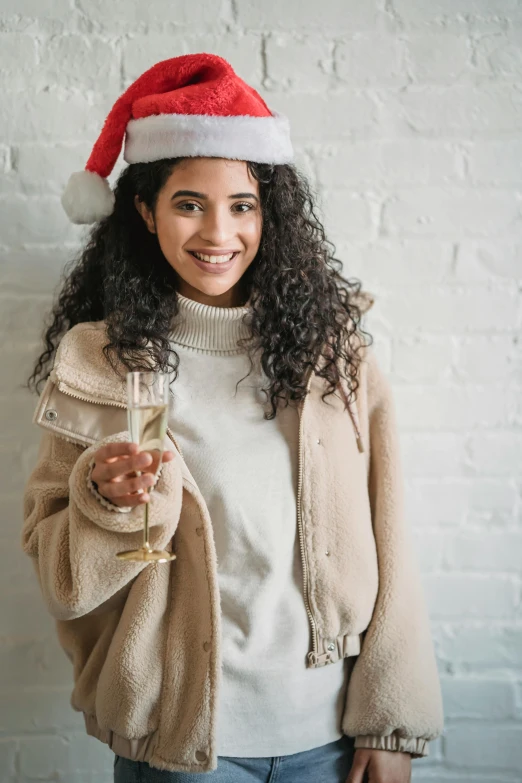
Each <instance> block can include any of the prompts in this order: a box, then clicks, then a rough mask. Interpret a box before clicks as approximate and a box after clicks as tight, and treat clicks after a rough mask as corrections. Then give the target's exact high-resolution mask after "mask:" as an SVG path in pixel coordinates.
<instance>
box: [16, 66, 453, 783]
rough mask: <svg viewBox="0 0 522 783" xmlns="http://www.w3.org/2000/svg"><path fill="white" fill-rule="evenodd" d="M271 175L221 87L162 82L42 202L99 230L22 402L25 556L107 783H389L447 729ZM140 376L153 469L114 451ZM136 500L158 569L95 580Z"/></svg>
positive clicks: (318, 291) (417, 602) (285, 144)
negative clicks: (158, 386) (158, 447)
mask: <svg viewBox="0 0 522 783" xmlns="http://www.w3.org/2000/svg"><path fill="white" fill-rule="evenodd" d="M124 134H126V138H125V155H124V157H125V160H126V161H127V162H128V163H129V164H130V165H129V166H128V167H127V168H126V169H125V170H124V171H123V173H122V174H121V176H120V177H119V179H118V182H117V186H116V189H115V193H114V194H112V193H111V191H110V189H109V187H108V185H107V182H106V180H105V179H104V178H105V177H106V176H107V175H108V174H109V173H110V171H111V170H112V167H113V166H114V164H115V162H116V159H117V157H118V154H119V151H120V149H121V143H122V140H123V135H124ZM291 160H292V147H291V143H290V137H289V132H288V123H287V121H286V119H285V118H284V117H282V116H281V115H276V114H273V113H272V112H270V110H269V109H268V107H267V106H266V104H265V102H264V101H263V100H262V98H261V97H260V96H259V95H258V94H257V93H256V92H255V91H254V90H252V88H250V87H249V86H248V85H246V84H245V83H244V82H242V80H241V79H239V78H238V77H237V75H236V74H235V73H234V71H233V70H232V68H231V66H230V65H229V64H228V63H227V62H226V61H224V60H222V59H221V58H219V57H216V56H214V55H210V54H198V55H187V56H182V57H175V58H172V59H169V60H165V61H162V62H160V63H157V64H156V65H155V66H153V67H152V68H151V69H149V70H148V71H147V72H145V73H144V74H143V75H142V76H141V77H140V78H139V79H138V80H137V81H136V82H135V83H134V84H132V85H131V86H130V87H129V88H128V90H127V91H126V92H125V93H124V94H123V95H122V96H121V97H120V99H119V100H118V101H117V102H116V104H115V106H114V107H113V109H112V111H111V113H110V114H109V117H108V118H107V121H106V123H105V125H104V128H103V130H102V133H101V135H100V138H99V139H98V141H97V143H96V145H95V147H94V149H93V152H92V155H91V157H90V159H89V161H88V163H87V167H86V171H84V172H80V173H79V174H73V175H72V176H71V178H70V181H69V183H68V186H67V189H66V191H65V193H64V196H63V199H62V201H63V204H64V207H65V209H66V211H67V213H68V215H69V217H70V218H71V220H73V221H74V222H77V223H93V222H94V223H96V225H95V227H94V229H93V231H92V234H91V237H90V240H89V242H88V244H87V246H86V247H85V249H84V250H83V252H82V254H81V257H80V259H79V260H78V262H77V263H76V264H75V266H73V268H72V269H71V270H69V271H68V274H67V276H66V278H65V281H64V284H63V287H62V290H61V293H60V295H59V298H58V302H57V304H56V306H55V307H54V311H53V316H54V318H53V321H52V324H51V325H50V326H49V328H48V329H47V332H46V335H45V340H46V351H45V352H44V353H43V354H42V355H41V356H40V359H39V360H38V363H37V365H36V367H35V369H34V372H33V374H32V376H31V378H30V379H29V383H30V384H32V385H35V381H37V380H39V381H43V380H45V386H44V389H43V391H42V392H41V394H40V399H39V402H38V405H37V408H36V410H35V414H34V419H33V420H34V422H35V423H37V424H39V425H40V426H41V427H42V429H43V434H42V441H41V446H40V453H39V458H38V463H37V465H36V467H35V468H34V470H33V473H32V474H31V476H30V478H29V480H28V482H27V486H26V491H25V497H24V514H25V521H24V528H23V534H22V546H23V548H24V551H25V552H26V553H27V554H28V555H29V556H30V557H31V558H32V559H33V563H34V565H35V569H36V573H37V575H38V578H39V582H40V585H41V587H42V592H43V596H44V599H45V601H46V604H47V608H48V609H49V611H50V613H51V614H52V615H53V616H54V617H55V619H56V620H57V631H58V634H59V639H60V642H61V644H62V646H63V648H64V650H65V651H66V653H67V654H68V656H69V657H70V659H71V661H72V662H73V664H74V677H75V687H74V690H73V694H72V697H71V704H72V706H73V707H74V708H75V709H76V710H78V711H81V712H82V713H83V715H84V719H85V724H86V730H87V732H88V733H89V734H90V735H92V736H95V737H97V738H98V739H100V740H101V741H103V742H105V743H107V744H108V745H109V746H110V747H111V749H112V750H113V751H114V754H115V766H114V770H115V771H114V774H115V780H116V781H122V782H123V781H125V783H132V782H133V781H164V782H165V783H167V781H168V782H169V783H180V782H182V781H193V780H194V781H195V780H207V779H208V780H215V781H217V782H219V783H224V781H234V783H235V781H237V783H242V781H245V782H246V781H268V780H270V781H275V780H277V781H280V783H291V782H292V781H299V783H307V781H314V782H316V781H325V783H326V781H332V783H333V781H341V782H342V783H344V782H345V781H350V783H362V782H363V780H366V779H368V780H370V781H371V783H384V781H386V782H387V783H407V781H409V780H410V779H411V758H412V757H413V758H416V757H422V756H426V755H428V743H429V740H431V739H433V738H435V737H436V736H438V735H439V734H440V733H441V730H442V702H441V694H440V685H439V680H438V675H437V667H436V662H435V656H434V651H433V645H432V640H431V637H430V629H429V621H428V616H427V611H426V607H425V603H424V597H423V592H422V587H421V582H420V576H419V572H418V567H417V564H416V561H415V556H414V551H413V547H412V543H411V537H410V533H409V530H408V529H407V527H406V525H405V522H404V519H403V512H402V479H401V470H400V459H399V446H398V436H397V431H396V426H395V414H394V406H393V400H392V397H391V392H390V386H389V383H388V381H387V379H386V378H385V376H384V375H383V373H382V372H381V370H380V369H379V367H378V365H377V363H376V360H375V356H374V354H373V352H372V351H371V350H369V344H368V343H366V342H365V341H364V339H363V334H364V333H363V331H362V329H360V327H359V323H360V319H361V316H362V313H363V311H364V310H365V309H366V308H367V307H368V305H369V303H371V300H370V299H369V298H368V297H367V296H365V295H364V294H363V293H362V292H361V287H360V283H358V282H354V281H352V282H350V281H348V280H346V279H345V278H343V277H342V275H341V274H340V273H339V271H338V270H339V266H340V262H338V261H337V260H336V259H334V258H333V257H332V255H331V254H330V252H329V249H328V248H329V243H328V242H327V241H326V238H325V235H324V231H323V228H322V226H321V224H320V223H319V221H318V219H317V217H316V216H315V213H314V208H313V202H312V199H311V195H310V191H309V188H308V186H307V184H306V181H305V180H304V179H303V177H302V176H300V175H299V174H298V173H297V171H296V170H295V168H294V167H293V165H292V164H291ZM58 343H59V345H58ZM56 349H57V350H56ZM55 350H56V354H55V356H54V363H53V366H52V370H51V372H50V373H48V372H47V369H46V366H47V365H48V364H49V362H50V360H51V359H52V357H53V354H54V352H55ZM151 367H152V368H154V369H156V370H165V371H169V372H171V373H172V385H171V390H172V406H171V411H170V414H169V416H170V418H169V430H168V444H169V448H167V449H166V451H165V453H164V455H163V458H162V461H161V464H158V463H157V460H156V461H155V460H154V457H153V455H152V454H148V453H146V452H145V453H141V454H139V455H138V454H137V453H136V452H137V448H136V447H135V446H134V445H133V444H131V443H130V442H129V441H130V437H129V432H128V431H127V429H126V419H125V386H124V379H125V372H126V371H127V370H129V369H143V370H147V369H150V368H151ZM265 403H266V404H265ZM137 470H138V471H142V474H141V476H140V477H139V478H136V475H135V471H137ZM149 500H150V516H151V522H150V524H151V528H150V544H151V546H152V547H154V548H169V547H170V548H172V549H173V550H175V551H176V555H177V558H176V560H174V561H173V562H172V563H171V564H170V565H167V564H158V563H155V564H154V563H148V564H147V563H133V562H125V561H119V560H118V559H117V558H116V556H115V555H116V552H118V551H120V550H122V549H130V548H135V547H136V546H139V544H140V542H141V535H142V526H143V519H142V513H143V512H142V510H141V508H140V506H141V505H142V504H143V503H144V502H147V501H149Z"/></svg>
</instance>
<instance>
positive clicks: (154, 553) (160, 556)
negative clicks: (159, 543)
mask: <svg viewBox="0 0 522 783" xmlns="http://www.w3.org/2000/svg"><path fill="white" fill-rule="evenodd" d="M116 557H118V558H119V559H120V560H136V561H139V562H143V561H147V562H156V563H168V562H170V561H171V560H175V559H176V555H175V554H174V552H167V550H166V549H147V548H146V547H141V548H140V549H129V550H127V551H126V552H117V553H116Z"/></svg>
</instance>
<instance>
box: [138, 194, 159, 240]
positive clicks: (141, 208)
mask: <svg viewBox="0 0 522 783" xmlns="http://www.w3.org/2000/svg"><path fill="white" fill-rule="evenodd" d="M134 205H135V207H136V209H137V210H138V212H139V213H140V215H141V216H142V218H143V220H144V221H145V224H146V226H147V228H148V229H149V231H150V233H151V234H155V233H156V227H155V225H154V218H153V217H152V213H151V211H150V209H149V208H148V206H147V205H146V204H145V202H143V201H140V199H139V196H138V195H136V196H134Z"/></svg>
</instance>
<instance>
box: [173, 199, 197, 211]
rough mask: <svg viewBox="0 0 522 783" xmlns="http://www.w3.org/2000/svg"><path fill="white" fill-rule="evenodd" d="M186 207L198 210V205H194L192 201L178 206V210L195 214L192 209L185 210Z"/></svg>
mask: <svg viewBox="0 0 522 783" xmlns="http://www.w3.org/2000/svg"><path fill="white" fill-rule="evenodd" d="M186 207H196V208H197V209H199V204H194V202H193V201H187V203H186V204H178V209H182V210H183V211H184V212H195V211H196V210H194V209H186Z"/></svg>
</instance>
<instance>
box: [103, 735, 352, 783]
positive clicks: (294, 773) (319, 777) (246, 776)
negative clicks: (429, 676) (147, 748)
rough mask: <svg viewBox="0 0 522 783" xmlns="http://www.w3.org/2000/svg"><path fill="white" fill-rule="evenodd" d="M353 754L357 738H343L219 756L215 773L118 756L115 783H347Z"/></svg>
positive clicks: (115, 764) (344, 736)
mask: <svg viewBox="0 0 522 783" xmlns="http://www.w3.org/2000/svg"><path fill="white" fill-rule="evenodd" d="M354 752H355V751H354V738H353V737H347V736H346V735H343V736H342V737H341V738H340V739H338V740H336V741H335V742H329V743H328V744H327V745H322V746H321V747H319V748H313V749H312V750H305V751H302V752H301V753H292V754H291V755H290V756H272V757H259V758H237V757H235V756H218V765H217V769H215V770H213V771H212V772H169V771H167V770H162V769H156V768H155V767H151V766H150V764H148V763H147V762H146V761H131V760H130V759H126V758H124V757H123V756H115V759H114V783H206V782H207V781H209V783H210V781H212V783H346V779H347V778H348V775H349V772H350V769H351V766H352V762H353V756H354Z"/></svg>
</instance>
